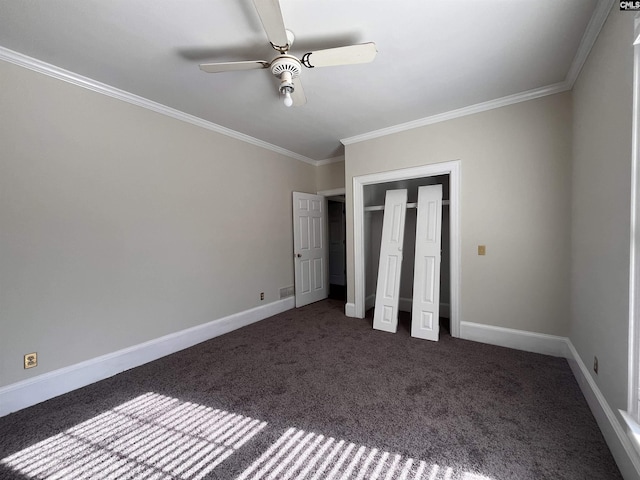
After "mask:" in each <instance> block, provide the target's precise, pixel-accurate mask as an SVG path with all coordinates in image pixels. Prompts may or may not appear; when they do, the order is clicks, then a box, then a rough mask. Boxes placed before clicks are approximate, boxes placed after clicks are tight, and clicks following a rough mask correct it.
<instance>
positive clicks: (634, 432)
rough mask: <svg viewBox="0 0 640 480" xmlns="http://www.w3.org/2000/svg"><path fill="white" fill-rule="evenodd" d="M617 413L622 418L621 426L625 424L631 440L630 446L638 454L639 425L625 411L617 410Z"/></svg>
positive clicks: (639, 445) (639, 447) (639, 448)
mask: <svg viewBox="0 0 640 480" xmlns="http://www.w3.org/2000/svg"><path fill="white" fill-rule="evenodd" d="M618 412H620V416H621V417H622V422H623V423H622V425H624V424H625V423H626V425H627V434H628V436H629V438H630V439H631V445H633V447H634V448H635V449H636V452H638V453H640V425H639V424H638V422H636V419H635V418H633V417H632V416H631V415H629V413H628V412H627V411H626V410H618Z"/></svg>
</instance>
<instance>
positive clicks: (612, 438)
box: [566, 339, 640, 480]
mask: <svg viewBox="0 0 640 480" xmlns="http://www.w3.org/2000/svg"><path fill="white" fill-rule="evenodd" d="M566 358H567V361H568V362H569V366H570V367H571V370H572V372H573V375H574V377H576V381H577V382H578V385H579V386H580V390H582V394H583V395H584V397H585V399H586V400H587V403H588V404H589V408H590V409H591V413H593V416H594V417H595V419H596V422H598V426H599V427H600V431H601V432H602V435H603V436H604V439H605V441H606V442H607V445H608V446H609V450H611V454H612V455H613V458H614V459H615V461H616V463H617V464H618V468H619V469H620V472H621V473H622V476H623V478H624V479H625V480H638V479H640V457H638V454H637V452H636V450H635V448H634V447H633V444H632V443H631V439H630V438H629V437H628V436H627V433H626V431H625V427H623V426H622V424H621V423H620V421H619V420H618V417H617V416H616V414H615V413H614V411H613V410H612V409H611V407H610V406H609V403H608V402H607V400H606V399H605V398H604V395H603V394H602V392H601V391H600V389H599V388H598V385H597V384H596V382H595V381H594V380H593V377H592V376H591V373H590V372H589V369H588V368H587V366H586V365H585V363H584V362H583V361H582V359H581V358H580V355H578V352H577V350H576V349H575V347H574V346H573V344H572V343H571V340H569V339H567V355H566Z"/></svg>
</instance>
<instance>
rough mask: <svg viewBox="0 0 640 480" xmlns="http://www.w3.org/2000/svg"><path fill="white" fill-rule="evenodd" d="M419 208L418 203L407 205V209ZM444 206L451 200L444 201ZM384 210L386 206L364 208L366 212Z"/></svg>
mask: <svg viewBox="0 0 640 480" xmlns="http://www.w3.org/2000/svg"><path fill="white" fill-rule="evenodd" d="M417 206H418V204H417V203H407V208H416V207H417ZM442 206H443V207H444V206H449V200H443V201H442ZM382 210H384V205H372V206H370V207H364V211H365V212H380V211H382Z"/></svg>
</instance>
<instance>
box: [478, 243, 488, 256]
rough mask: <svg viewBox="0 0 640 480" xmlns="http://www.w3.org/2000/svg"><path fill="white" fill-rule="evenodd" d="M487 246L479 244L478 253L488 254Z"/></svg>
mask: <svg viewBox="0 0 640 480" xmlns="http://www.w3.org/2000/svg"><path fill="white" fill-rule="evenodd" d="M486 254H487V247H486V245H478V255H486Z"/></svg>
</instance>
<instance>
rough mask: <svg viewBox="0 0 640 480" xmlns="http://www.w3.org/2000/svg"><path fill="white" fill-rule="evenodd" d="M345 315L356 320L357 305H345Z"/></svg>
mask: <svg viewBox="0 0 640 480" xmlns="http://www.w3.org/2000/svg"><path fill="white" fill-rule="evenodd" d="M344 314H345V315H346V316H347V317H351V318H355V316H356V304H355V303H345V305H344Z"/></svg>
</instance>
